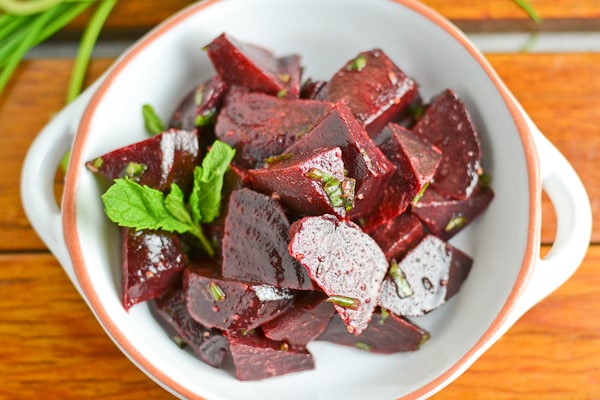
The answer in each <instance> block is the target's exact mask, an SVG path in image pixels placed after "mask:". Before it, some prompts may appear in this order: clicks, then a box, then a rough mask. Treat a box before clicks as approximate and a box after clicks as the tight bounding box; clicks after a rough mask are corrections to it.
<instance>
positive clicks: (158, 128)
mask: <svg viewBox="0 0 600 400" xmlns="http://www.w3.org/2000/svg"><path fill="white" fill-rule="evenodd" d="M142 117H144V127H145V128H146V132H148V134H150V135H158V134H159V133H161V132H163V131H164V130H165V124H164V123H163V122H162V120H161V119H160V117H159V116H158V114H157V113H156V111H155V110H154V107H152V105H150V104H144V105H143V106H142Z"/></svg>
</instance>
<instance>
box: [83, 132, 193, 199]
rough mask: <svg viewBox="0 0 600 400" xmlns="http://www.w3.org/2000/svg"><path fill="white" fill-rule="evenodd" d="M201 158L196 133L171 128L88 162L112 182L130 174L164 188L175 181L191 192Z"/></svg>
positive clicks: (158, 187)
mask: <svg viewBox="0 0 600 400" xmlns="http://www.w3.org/2000/svg"><path fill="white" fill-rule="evenodd" d="M199 161H200V151H199V146H198V135H197V133H196V132H195V131H182V130H176V129H169V130H168V131H166V132H163V133H161V134H159V135H156V136H154V137H152V138H149V139H145V140H143V141H141V142H138V143H134V144H131V145H129V146H125V147H122V148H120V149H117V150H114V151H111V152H110V153H107V154H104V155H102V156H100V157H98V158H96V159H94V160H92V161H88V162H87V163H86V166H87V167H88V169H90V170H91V171H93V172H95V173H99V174H101V175H104V176H106V177H107V178H109V179H110V180H111V181H112V180H113V179H116V178H123V177H127V178H130V179H134V180H135V181H137V182H138V183H139V184H141V185H148V186H150V187H152V188H154V189H157V190H161V191H165V190H169V189H170V187H171V184H172V183H176V184H178V185H179V186H180V187H181V188H182V189H183V190H184V191H188V190H189V189H191V186H192V182H193V176H194V167H195V166H196V165H197V164H198V162H199Z"/></svg>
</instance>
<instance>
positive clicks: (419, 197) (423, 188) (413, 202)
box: [411, 182, 429, 206]
mask: <svg viewBox="0 0 600 400" xmlns="http://www.w3.org/2000/svg"><path fill="white" fill-rule="evenodd" d="M428 187H429V182H426V183H425V184H424V185H423V187H422V188H421V190H419V193H417V194H416V195H415V197H414V198H413V199H412V201H411V204H412V205H413V206H414V205H415V204H417V203H418V202H419V201H420V200H421V199H422V198H423V195H424V194H425V191H426V190H427V188H428Z"/></svg>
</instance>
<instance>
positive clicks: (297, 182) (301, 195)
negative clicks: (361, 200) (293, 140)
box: [247, 147, 354, 217]
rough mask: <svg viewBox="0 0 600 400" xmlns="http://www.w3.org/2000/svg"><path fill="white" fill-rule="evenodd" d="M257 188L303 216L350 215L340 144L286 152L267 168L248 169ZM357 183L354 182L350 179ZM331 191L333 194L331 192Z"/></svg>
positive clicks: (251, 182)
mask: <svg viewBox="0 0 600 400" xmlns="http://www.w3.org/2000/svg"><path fill="white" fill-rule="evenodd" d="M247 172H248V176H249V180H250V184H251V186H252V188H253V189H255V190H257V191H259V192H261V193H266V194H270V195H274V196H275V197H276V198H278V199H279V201H281V203H282V204H283V205H284V206H286V207H287V208H288V209H290V210H293V211H294V212H295V213H297V214H299V215H321V214H336V215H338V216H340V217H344V216H345V215H346V208H345V207H344V205H345V204H346V201H345V200H346V199H347V197H348V196H349V197H353V195H354V192H353V190H352V191H351V193H350V194H348V193H346V196H347V197H346V199H344V197H343V196H344V193H343V187H344V184H345V181H347V180H348V179H349V178H346V177H345V176H344V161H342V150H341V149H340V148H339V147H320V148H317V149H314V150H310V151H308V152H306V153H300V154H291V153H290V154H284V155H282V156H280V157H276V158H275V159H273V161H271V162H269V163H267V166H266V167H265V168H257V169H250V170H248V171H247ZM346 183H349V184H350V185H351V186H353V183H352V182H346ZM329 193H331V194H329ZM350 200H351V199H350Z"/></svg>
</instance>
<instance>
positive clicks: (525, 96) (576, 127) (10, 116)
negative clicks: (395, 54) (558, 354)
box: [0, 54, 600, 250]
mask: <svg viewBox="0 0 600 400" xmlns="http://www.w3.org/2000/svg"><path fill="white" fill-rule="evenodd" d="M489 59H490V61H491V63H492V64H493V66H494V67H495V68H496V69H497V70H498V73H499V74H500V75H501V77H502V78H503V79H504V80H505V82H506V84H507V85H508V87H509V88H510V89H511V90H512V91H513V92H514V94H515V96H516V97H517V99H519V100H520V101H521V103H522V104H523V106H524V108H525V109H526V110H527V112H528V113H529V114H530V115H531V117H532V118H533V120H534V121H535V122H536V123H537V124H538V126H539V127H540V129H541V130H542V131H543V132H544V133H545V134H546V135H547V136H548V138H549V139H550V140H551V141H552V142H553V143H554V144H555V145H556V146H557V147H558V148H559V150H560V151H562V152H563V153H564V154H565V155H566V156H567V158H568V159H569V160H571V162H572V163H573V166H574V168H575V169H576V170H577V172H578V173H579V175H580V176H581V178H582V180H583V181H584V184H585V185H586V187H587V189H588V192H589V196H590V198H591V202H592V207H593V213H594V233H593V241H594V242H596V243H597V242H599V241H600V170H599V169H598V168H597V165H598V149H600V113H598V112H597V110H598V109H600V78H599V77H598V75H597V72H596V71H598V70H599V69H600V54H508V55H489ZM109 63H110V60H107V59H102V60H95V61H94V62H93V63H92V67H91V71H90V72H91V73H90V79H91V78H94V77H96V76H98V75H99V74H100V73H101V72H102V71H103V70H104V69H105V68H106V67H107V66H108V65H109ZM70 66H71V61H70V60H48V59H44V60H35V61H29V62H26V63H25V64H23V66H22V67H21V68H19V70H18V72H17V74H16V76H15V77H14V78H15V79H13V81H12V83H11V84H10V85H9V87H8V88H7V90H6V92H5V93H4V95H3V96H2V97H1V98H0V126H2V127H3V133H2V135H0V159H1V160H3V167H4V173H3V174H1V175H0V226H1V227H2V229H0V250H35V249H43V248H44V246H43V244H42V243H41V242H40V241H39V239H38V238H37V236H36V235H35V233H34V232H33V231H32V230H31V228H30V226H29V223H28V221H27V220H26V218H25V215H24V213H23V211H22V208H21V203H20V198H19V191H18V189H17V188H18V187H19V179H20V177H19V174H20V170H21V163H22V160H23V157H24V155H25V153H26V151H27V148H28V146H29V144H30V143H31V141H32V140H33V138H34V137H35V136H36V135H37V132H39V130H40V129H41V128H42V127H43V126H44V125H45V124H46V123H47V122H48V120H49V119H50V117H51V115H52V114H53V113H54V112H57V111H58V110H60V108H61V107H62V105H63V102H64V100H63V99H64V95H65V90H66V85H67V81H68V77H69V74H70ZM563 82H568V84H563ZM543 215H544V225H543V232H542V239H543V242H544V243H550V242H551V241H552V240H553V238H554V232H555V222H554V216H553V212H552V207H551V205H550V202H549V201H548V200H547V199H546V200H545V201H544V209H543Z"/></svg>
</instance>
